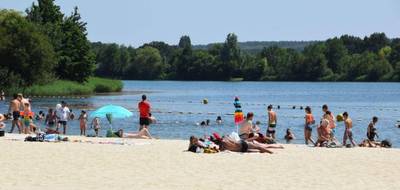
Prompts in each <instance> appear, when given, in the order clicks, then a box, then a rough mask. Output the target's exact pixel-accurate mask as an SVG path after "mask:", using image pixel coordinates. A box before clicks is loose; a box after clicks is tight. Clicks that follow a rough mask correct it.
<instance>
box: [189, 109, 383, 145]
mask: <svg viewBox="0 0 400 190" xmlns="http://www.w3.org/2000/svg"><path fill="white" fill-rule="evenodd" d="M304 110H305V117H304V120H305V122H304V141H305V144H306V145H309V144H310V143H312V145H314V146H318V147H341V145H340V143H339V142H338V141H337V139H336V137H335V128H336V120H335V117H334V114H333V113H332V112H331V111H330V110H329V108H328V106H327V105H323V106H322V111H323V116H322V118H321V120H320V122H319V124H317V123H316V121H315V119H314V116H313V114H312V110H311V108H310V107H309V106H307V107H306V108H305V109H304ZM267 112H268V124H267V130H266V133H265V135H264V134H263V133H262V132H261V131H260V122H259V121H257V122H255V123H254V122H253V118H254V114H253V113H252V112H249V113H247V115H246V117H245V119H244V120H243V122H241V123H240V128H239V131H238V138H235V136H234V135H229V136H223V137H222V138H221V137H220V136H219V134H217V133H213V135H212V136H209V137H204V138H198V137H195V136H191V137H190V143H189V148H188V150H189V151H191V152H206V153H215V152H219V151H222V150H229V151H234V152H254V151H258V152H261V153H272V151H271V150H270V149H271V148H283V147H282V146H280V145H274V144H275V143H276V127H277V121H278V119H277V114H276V112H275V111H273V106H272V105H269V106H268V107H267ZM337 120H338V122H340V121H343V122H344V125H345V130H344V134H343V141H342V145H343V146H345V147H355V146H357V144H356V142H355V141H354V138H353V131H352V128H353V121H352V119H351V118H350V116H349V113H348V112H344V113H343V114H340V115H338V116H337ZM377 122H378V117H376V116H374V117H373V118H372V121H371V122H370V123H369V125H368V128H367V138H366V139H365V140H363V141H362V142H361V143H360V144H358V146H360V147H386V148H390V147H391V143H390V141H388V140H383V141H382V142H378V141H377V140H376V137H379V136H378V133H377V129H376V124H377ZM313 129H316V131H317V135H318V138H317V140H316V141H314V140H313V139H312V131H313ZM233 134H234V133H233ZM295 138H296V137H295V135H294V134H293V132H292V131H291V130H290V129H287V130H286V134H285V139H286V140H287V141H290V140H293V139H295ZM348 141H349V142H350V144H346V143H347V142H348Z"/></svg>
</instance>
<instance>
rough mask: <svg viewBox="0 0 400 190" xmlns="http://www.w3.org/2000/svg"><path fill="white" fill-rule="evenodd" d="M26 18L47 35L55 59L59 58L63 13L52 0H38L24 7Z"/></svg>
mask: <svg viewBox="0 0 400 190" xmlns="http://www.w3.org/2000/svg"><path fill="white" fill-rule="evenodd" d="M26 13H27V16H26V17H27V19H28V20H29V21H31V22H33V23H35V24H37V25H39V26H40V27H39V29H40V30H41V31H42V32H43V33H44V34H45V35H47V36H48V37H49V39H50V42H51V44H52V45H53V48H54V51H55V52H56V54H57V55H56V59H57V61H58V60H59V59H60V56H61V54H62V53H61V50H62V41H63V37H64V36H63V31H62V24H63V18H64V14H63V13H62V12H61V9H60V7H59V6H58V5H56V4H55V3H54V0H38V4H35V3H32V6H31V7H30V8H28V9H26Z"/></svg>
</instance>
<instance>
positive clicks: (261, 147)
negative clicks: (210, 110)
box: [212, 136, 283, 154]
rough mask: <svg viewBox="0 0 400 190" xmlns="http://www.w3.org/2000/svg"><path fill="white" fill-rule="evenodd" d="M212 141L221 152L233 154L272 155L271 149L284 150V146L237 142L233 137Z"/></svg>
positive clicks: (216, 138) (217, 138)
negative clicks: (256, 153) (258, 153)
mask: <svg viewBox="0 0 400 190" xmlns="http://www.w3.org/2000/svg"><path fill="white" fill-rule="evenodd" d="M212 141H213V142H214V143H215V144H217V145H218V146H219V150H220V151H224V150H229V151H232V152H257V151H259V152H260V153H270V154H272V153H273V152H272V151H271V150H269V148H283V146H282V145H269V144H261V143H258V142H256V141H253V142H248V141H244V140H240V141H236V140H235V139H232V138H231V137H223V138H219V137H215V136H214V138H213V139H212Z"/></svg>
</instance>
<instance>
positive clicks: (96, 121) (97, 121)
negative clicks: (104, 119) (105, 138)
mask: <svg viewBox="0 0 400 190" xmlns="http://www.w3.org/2000/svg"><path fill="white" fill-rule="evenodd" d="M90 126H91V128H93V129H94V132H95V133H96V137H97V136H99V129H100V118H99V117H95V118H94V119H93V120H92V124H91V125H90Z"/></svg>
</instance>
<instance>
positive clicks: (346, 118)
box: [343, 112, 356, 146]
mask: <svg viewBox="0 0 400 190" xmlns="http://www.w3.org/2000/svg"><path fill="white" fill-rule="evenodd" d="M343 119H344V125H345V127H346V129H345V130H344V135H343V145H346V141H347V138H348V139H350V142H351V144H352V145H353V146H356V143H355V142H354V140H353V132H352V130H351V129H352V128H353V121H352V120H351V119H350V117H349V114H348V113H347V112H344V113H343Z"/></svg>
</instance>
